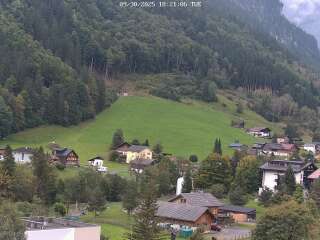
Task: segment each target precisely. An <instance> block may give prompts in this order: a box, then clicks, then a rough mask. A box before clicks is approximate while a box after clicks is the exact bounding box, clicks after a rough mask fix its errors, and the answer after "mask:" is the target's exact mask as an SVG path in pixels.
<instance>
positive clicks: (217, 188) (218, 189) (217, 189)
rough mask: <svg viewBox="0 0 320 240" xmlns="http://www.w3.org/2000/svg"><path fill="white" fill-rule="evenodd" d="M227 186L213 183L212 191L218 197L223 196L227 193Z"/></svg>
mask: <svg viewBox="0 0 320 240" xmlns="http://www.w3.org/2000/svg"><path fill="white" fill-rule="evenodd" d="M225 191H226V190H225V187H224V185H223V184H213V185H212V186H211V187H210V192H211V193H212V195H214V196H215V197H217V198H220V199H221V198H223V197H224V193H225Z"/></svg>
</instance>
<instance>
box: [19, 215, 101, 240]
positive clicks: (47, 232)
mask: <svg viewBox="0 0 320 240" xmlns="http://www.w3.org/2000/svg"><path fill="white" fill-rule="evenodd" d="M23 221H24V222H25V223H26V226H27V231H26V238H27V240H100V233H101V228H100V226H98V225H93V224H87V223H82V222H75V221H69V220H65V219H43V218H32V219H30V218H29V219H28V218H26V219H23Z"/></svg>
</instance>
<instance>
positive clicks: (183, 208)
mask: <svg viewBox="0 0 320 240" xmlns="http://www.w3.org/2000/svg"><path fill="white" fill-rule="evenodd" d="M206 211H208V208H206V207H199V206H192V205H189V204H181V203H172V202H162V201H159V202H158V211H157V214H156V215H157V216H158V217H163V218H171V219H175V220H182V221H188V222H195V221H197V220H198V219H199V218H200V217H201V216H202V215H203V214H204V213H205V212H206Z"/></svg>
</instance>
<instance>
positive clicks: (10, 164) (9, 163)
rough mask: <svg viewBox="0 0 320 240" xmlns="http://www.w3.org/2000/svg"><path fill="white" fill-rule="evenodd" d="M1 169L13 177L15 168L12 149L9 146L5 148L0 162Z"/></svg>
mask: <svg viewBox="0 0 320 240" xmlns="http://www.w3.org/2000/svg"><path fill="white" fill-rule="evenodd" d="M2 167H3V169H4V170H5V171H6V172H7V173H8V174H9V175H10V176H13V174H14V171H15V168H16V162H15V160H14V157H13V155H12V149H11V147H10V146H9V145H8V146H6V149H5V152H4V160H3V161H2Z"/></svg>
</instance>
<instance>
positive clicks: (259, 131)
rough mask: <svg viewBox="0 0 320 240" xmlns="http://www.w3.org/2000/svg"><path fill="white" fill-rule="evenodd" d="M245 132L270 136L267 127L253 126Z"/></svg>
mask: <svg viewBox="0 0 320 240" xmlns="http://www.w3.org/2000/svg"><path fill="white" fill-rule="evenodd" d="M247 133H248V134H250V135H252V136H254V137H262V138H269V137H271V129H270V128H267V127H254V128H249V129H247Z"/></svg>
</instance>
